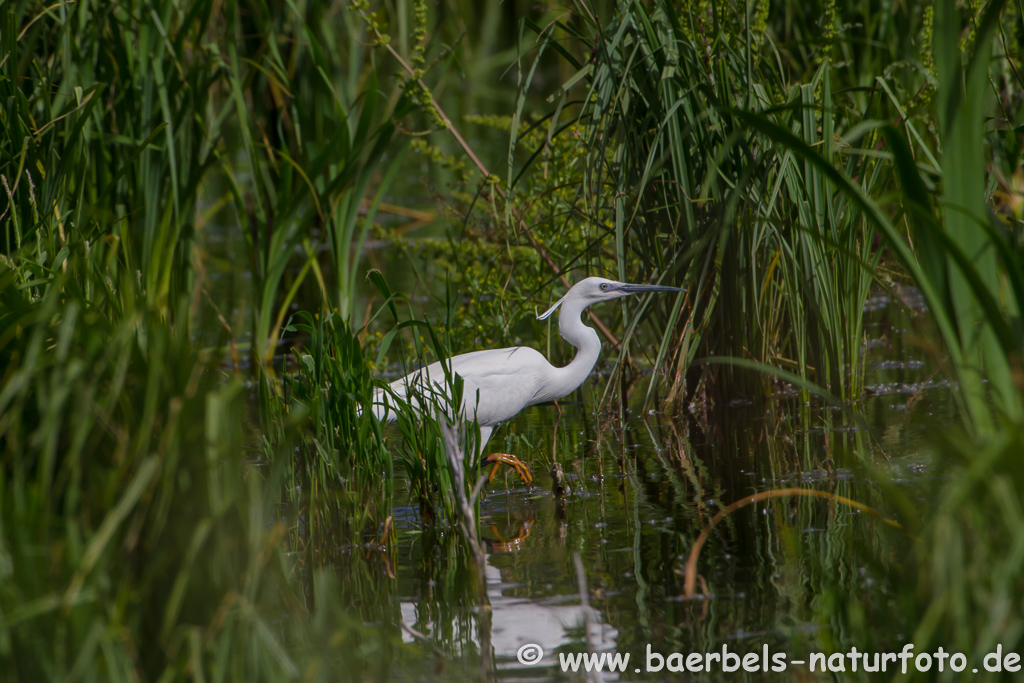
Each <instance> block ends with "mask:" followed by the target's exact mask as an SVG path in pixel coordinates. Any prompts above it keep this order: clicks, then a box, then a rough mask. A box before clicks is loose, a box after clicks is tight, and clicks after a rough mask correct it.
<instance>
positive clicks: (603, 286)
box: [601, 282, 608, 291]
mask: <svg viewBox="0 0 1024 683" xmlns="http://www.w3.org/2000/svg"><path fill="white" fill-rule="evenodd" d="M606 289H608V283H607V282H602V283H601V290H602V291H603V290H606Z"/></svg>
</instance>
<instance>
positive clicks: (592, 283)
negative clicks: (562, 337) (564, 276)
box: [537, 277, 683, 320]
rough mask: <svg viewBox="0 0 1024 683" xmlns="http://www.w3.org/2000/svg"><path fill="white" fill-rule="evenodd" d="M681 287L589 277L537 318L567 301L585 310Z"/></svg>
mask: <svg viewBox="0 0 1024 683" xmlns="http://www.w3.org/2000/svg"><path fill="white" fill-rule="evenodd" d="M682 291H683V290H682V289H680V288H679V287H666V286H664V285H631V284H627V283H625V282H616V281H615V280H606V279H605V278H603V277H588V278H586V279H585V280H580V281H579V282H577V283H576V284H575V285H573V286H572V287H571V288H570V289H569V291H568V292H566V294H565V296H563V297H562V298H561V299H559V300H558V301H556V302H555V305H554V306H552V307H551V308H549V309H548V310H546V311H545V312H543V313H541V314H540V315H538V316H537V320H544V319H545V318H547V317H549V316H550V315H551V314H552V313H554V312H555V311H556V310H558V307H559V306H561V305H562V304H563V303H565V302H566V301H576V302H580V303H581V304H583V308H586V307H587V306H590V305H591V304H596V303H599V302H601V301H611V300H612V299H619V298H621V297H624V296H629V295H630V294H643V293H645V292H682Z"/></svg>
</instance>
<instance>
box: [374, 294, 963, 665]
mask: <svg viewBox="0 0 1024 683" xmlns="http://www.w3.org/2000/svg"><path fill="white" fill-rule="evenodd" d="M906 303H907V302H906V297H905V298H904V301H902V302H900V303H899V304H897V303H894V302H892V301H891V300H890V299H889V297H888V296H887V295H883V294H878V295H876V296H874V297H873V298H872V299H871V300H870V301H869V303H868V307H867V309H868V316H869V317H868V320H867V324H866V331H865V336H866V339H865V348H866V353H867V381H866V391H865V394H864V396H863V397H862V398H861V399H859V400H857V401H855V402H853V403H852V404H849V405H846V406H840V407H837V406H829V405H822V404H820V403H815V402H805V400H804V398H802V397H801V396H800V395H799V394H798V393H796V392H794V391H792V390H788V389H787V388H786V387H780V388H779V391H778V393H777V394H776V395H774V396H770V397H768V398H760V399H749V400H747V399H739V400H734V401H732V402H731V403H730V404H729V405H723V406H716V407H714V408H713V409H711V410H708V411H704V412H700V413H696V412H690V411H685V410H684V411H683V412H682V413H681V414H678V415H667V414H662V413H659V412H655V411H650V410H647V411H645V410H643V409H642V406H641V403H642V400H643V397H644V396H645V395H646V386H645V384H644V382H643V381H641V382H639V383H638V384H637V386H636V387H635V388H634V391H633V392H632V394H631V396H632V397H636V398H635V400H634V399H632V398H631V400H630V402H629V410H628V413H627V416H626V418H625V419H624V420H622V419H620V415H619V410H620V408H619V406H618V405H613V406H600V405H599V402H598V400H597V399H598V397H600V396H601V394H602V392H603V389H604V383H605V382H606V381H607V377H606V376H602V375H600V374H597V375H595V377H594V378H592V379H591V380H590V381H589V382H588V383H587V384H586V385H585V386H584V388H583V389H582V390H581V391H580V392H578V393H577V394H576V395H574V396H573V397H570V398H569V400H566V401H561V402H560V404H559V406H558V408H556V407H555V406H552V405H547V406H536V407H533V408H530V409H528V410H526V411H525V412H524V413H523V414H521V415H520V416H519V417H518V418H517V419H516V420H515V421H514V422H512V423H509V424H507V425H505V426H503V427H502V428H501V429H500V430H498V431H497V432H495V434H494V436H493V437H492V439H491V442H490V443H489V444H488V446H489V449H490V450H491V451H507V452H512V453H516V454H517V455H519V456H521V457H522V458H523V459H524V460H525V461H526V462H527V463H528V464H529V465H530V467H531V468H532V470H533V472H534V474H535V477H536V481H535V484H534V486H527V485H525V484H524V483H523V482H521V481H520V480H519V479H518V477H516V475H515V474H514V473H513V472H512V471H511V470H508V471H505V470H503V473H502V474H499V476H498V478H497V479H496V480H495V481H494V483H493V484H491V485H490V486H488V487H487V489H486V498H485V500H484V501H483V503H482V505H481V529H482V531H483V535H484V537H485V539H486V545H487V559H486V566H485V572H484V573H485V576H486V596H487V600H486V602H487V603H489V607H483V608H482V607H481V606H480V604H479V603H478V601H476V600H475V599H474V598H473V593H472V590H471V588H470V583H471V582H470V580H469V572H468V571H467V570H466V569H465V567H464V565H465V564H466V563H465V562H462V561H460V559H459V556H458V552H457V551H456V550H453V545H454V542H453V541H454V538H455V537H456V536H457V534H456V533H455V532H454V531H453V530H445V529H443V528H441V529H438V528H434V527H433V526H432V525H424V524H422V523H421V521H420V518H419V512H418V508H417V507H416V506H415V502H414V501H413V500H412V499H411V496H410V495H409V493H408V485H407V484H408V482H407V481H404V480H402V481H399V482H398V485H397V490H396V496H395V501H396V506H397V507H396V509H395V512H394V519H395V525H396V528H397V543H398V547H397V549H396V552H395V553H394V558H395V559H394V560H393V563H392V562H389V566H388V567H387V569H386V571H387V573H388V575H389V579H390V580H391V585H390V586H389V588H388V590H387V591H386V592H387V594H388V595H387V597H386V599H387V600H389V601H390V602H391V605H390V612H391V613H392V614H394V615H395V616H396V620H395V623H392V624H390V625H389V627H391V628H401V632H402V637H403V639H405V640H406V641H408V642H415V643H418V644H419V645H421V646H423V647H427V648H433V649H434V650H436V651H437V652H440V653H443V657H446V658H448V659H450V660H452V661H464V660H470V661H487V660H489V658H488V657H486V656H484V655H481V646H480V643H481V642H484V643H485V647H484V648H483V649H484V650H485V651H486V650H489V651H491V652H493V661H492V662H491V661H487V667H489V668H492V670H493V671H496V672H497V676H498V677H499V678H501V679H504V680H551V679H559V680H560V679H565V678H566V676H567V674H564V673H562V671H561V668H560V667H559V666H558V662H559V655H560V654H563V655H565V654H577V653H581V652H588V651H590V652H618V653H630V655H631V661H630V664H629V667H628V673H622V674H610V673H607V672H605V673H604V674H603V676H602V678H603V680H632V679H651V680H662V679H666V678H667V677H671V678H673V680H679V676H680V674H668V673H666V672H665V671H662V672H660V673H648V672H646V671H645V670H644V669H645V666H646V653H647V648H648V646H650V648H651V649H652V651H654V652H659V653H662V654H664V655H667V654H669V653H672V652H680V653H684V654H686V653H692V652H704V651H709V650H717V651H721V648H722V647H723V646H725V647H727V648H728V649H729V650H730V651H731V652H738V653H739V654H740V655H743V654H744V653H750V652H762V651H763V649H764V648H765V647H767V648H768V649H769V650H770V651H772V652H786V653H787V654H788V658H789V659H790V660H793V659H806V658H807V657H806V655H807V654H808V653H810V652H814V651H820V650H827V649H830V648H834V647H837V646H838V645H843V646H844V647H845V646H848V645H849V644H848V643H845V641H844V635H843V633H842V632H841V627H840V626H839V625H838V622H837V621H834V620H833V619H832V618H831V616H830V615H832V614H833V613H834V612H835V611H836V610H840V609H847V610H848V608H847V607H844V606H843V605H846V604H848V603H849V601H851V600H852V601H854V602H863V603H865V604H868V603H871V604H873V605H874V607H875V608H876V610H878V611H881V612H882V613H885V600H886V599H887V593H886V581H887V571H888V569H887V566H886V564H885V562H884V550H880V549H884V547H885V543H886V542H888V543H893V542H895V543H900V542H905V540H904V541H901V539H900V535H899V534H900V532H898V531H894V530H892V529H889V528H888V527H886V526H884V525H883V524H881V523H880V522H879V521H878V520H877V519H876V518H873V517H871V516H870V515H867V514H864V513H862V512H858V511H857V510H854V509H851V508H849V507H847V506H845V505H842V504H838V503H833V502H830V501H828V500H823V499H811V498H795V497H778V498H773V499H771V500H765V501H763V502H758V503H755V504H752V505H749V506H747V507H744V508H742V509H740V510H737V511H736V512H734V513H732V514H731V515H729V516H728V517H727V518H726V519H725V521H723V522H722V523H721V524H719V525H718V526H717V527H716V528H715V530H714V531H713V532H712V533H711V535H710V538H709V540H708V542H707V543H706V544H705V546H704V547H703V551H702V553H701V555H700V558H699V561H698V564H697V570H698V574H699V576H698V583H697V592H698V593H699V594H700V596H699V597H695V598H694V597H691V598H687V597H686V596H685V594H684V586H683V583H684V574H685V567H686V564H687V559H688V557H689V554H690V551H691V548H692V547H693V544H694V541H695V540H696V538H697V537H698V535H699V534H700V533H701V531H702V529H704V527H705V526H706V525H707V524H708V522H709V521H710V520H711V518H712V517H713V516H714V515H715V514H716V513H718V512H719V511H720V510H721V509H722V508H723V507H724V506H726V505H728V504H730V503H733V502H734V501H737V500H740V499H742V498H744V497H746V496H750V495H751V494H754V493H757V492H761V491H768V490H772V489H782V488H794V487H799V488H809V489H815V490H819V491H826V492H830V493H833V494H837V495H840V496H845V497H848V498H852V499H854V500H856V501H859V502H861V503H864V504H866V505H868V506H870V507H872V508H874V509H876V510H878V511H879V512H881V513H882V514H883V515H886V514H888V513H889V512H890V511H889V510H888V509H887V501H886V498H885V496H884V493H883V491H882V490H881V488H880V487H879V485H877V484H876V483H875V482H876V481H877V480H878V477H876V476H874V475H875V474H876V473H879V472H881V473H884V474H885V475H887V477H886V478H887V479H889V480H890V481H895V482H897V485H898V486H901V487H903V488H904V489H906V490H907V491H908V492H910V494H911V495H917V494H916V493H915V492H916V490H917V489H918V488H921V489H922V493H920V495H924V494H923V487H924V485H925V484H926V482H927V481H928V480H929V478H930V477H932V476H933V475H932V474H931V472H930V467H929V465H928V462H929V459H928V457H927V445H928V443H929V439H931V438H933V437H934V434H935V430H936V428H937V427H940V426H942V425H944V424H946V423H947V422H948V421H949V420H950V419H951V417H952V414H953V413H952V408H953V406H952V404H951V399H950V396H949V391H948V385H947V384H946V383H945V382H944V381H943V379H942V377H941V376H938V375H936V374H935V372H934V371H933V370H929V369H928V367H927V365H926V364H925V363H924V362H923V361H922V359H921V358H920V357H918V356H917V355H915V348H914V347H913V345H912V344H911V343H910V342H909V341H908V340H910V339H912V334H911V333H910V332H909V329H910V328H911V327H912V319H911V318H912V316H913V314H914V312H913V297H910V303H911V307H910V309H909V310H908V308H907V305H906ZM645 381H646V380H645ZM392 438H397V436H396V435H393V436H392ZM556 463H557V464H558V465H560V466H561V468H562V469H563V471H564V472H565V475H566V477H565V479H566V483H567V487H566V488H567V491H566V492H565V494H564V495H563V496H556V495H555V494H554V493H553V492H552V479H551V476H550V475H549V472H550V471H551V469H552V466H553V465H555V464H556ZM399 476H401V475H399ZM880 556H882V559H881V560H880V559H879V558H880ZM391 577H393V579H391ZM386 611H387V610H386ZM399 615H400V616H399ZM488 615H489V617H488ZM903 630H904V629H903V628H902V625H901V624H899V623H896V622H894V623H891V624H886V625H884V626H883V627H882V628H880V629H879V630H878V633H877V639H876V641H875V642H874V643H870V644H869V643H861V642H858V643H854V644H856V645H857V646H858V647H861V646H865V645H874V646H875V647H876V648H881V647H883V646H887V647H888V648H889V649H897V650H898V649H899V647H898V643H899V642H901V639H902V638H904V637H905V634H904V633H902V631H903ZM528 644H531V645H536V646H539V647H540V649H541V650H542V652H543V655H542V656H540V658H539V661H536V662H534V663H530V664H524V663H522V662H521V661H520V660H519V658H518V657H517V653H518V652H519V651H520V648H523V647H524V646H526V645H528ZM530 654H531V657H530V658H531V659H536V656H535V655H534V654H533V653H530ZM485 655H486V652H485ZM636 668H640V669H641V671H640V672H637V671H635V669H636ZM799 669H800V667H798V666H794V667H793V669H792V670H790V671H788V672H787V673H785V674H765V673H763V672H758V673H748V674H743V673H742V672H741V673H736V674H732V673H729V674H727V673H721V672H720V669H718V670H717V671H718V672H717V673H712V674H710V675H709V674H707V673H705V674H703V675H702V676H701V677H702V679H708V678H710V679H711V680H716V679H718V678H722V679H723V680H724V679H729V680H737V677H744V676H745V677H746V678H747V679H749V680H761V679H763V678H764V677H766V676H767V677H771V676H772V675H775V676H781V677H782V678H786V679H790V678H793V677H794V676H797V677H799V676H800V675H804V676H807V675H809V674H807V672H806V668H803V671H799ZM438 675H441V674H440V672H439V673H438ZM442 677H443V676H442ZM570 677H576V678H584V677H585V675H584V674H583V673H582V672H581V673H580V674H577V675H574V676H570ZM592 677H593V676H592ZM811 678H814V676H813V675H811Z"/></svg>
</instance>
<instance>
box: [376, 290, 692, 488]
mask: <svg viewBox="0 0 1024 683" xmlns="http://www.w3.org/2000/svg"><path fill="white" fill-rule="evenodd" d="M679 291H682V290H681V289H679V288H678V287H664V286H661V285H632V284H626V283H623V282H615V281H614V280H606V279H604V278H600V277H588V278H586V279H585V280H581V281H580V282H578V283H576V285H574V286H573V287H572V288H570V289H569V291H568V292H567V293H566V295H565V296H563V297H562V298H561V299H559V300H558V301H557V302H556V303H555V305H554V306H552V307H551V308H549V309H548V310H547V311H545V312H544V313H542V314H541V315H539V316H537V319H538V320H544V319H546V318H547V317H549V316H550V315H551V314H552V313H554V312H555V311H556V310H557V309H558V308H559V307H561V309H562V310H561V312H560V313H559V316H558V331H559V332H560V333H561V335H562V338H563V339H565V341H567V342H569V343H570V344H572V345H573V346H575V347H576V356H575V357H574V358H573V359H572V362H570V363H569V364H568V365H566V366H565V367H561V368H559V367H556V366H554V365H552V364H551V363H549V362H548V360H547V358H545V357H544V356H543V354H541V353H540V352H538V351H536V350H534V349H531V348H529V347H526V346H514V347H511V348H507V349H488V350H485V351H473V352H471V353H463V354H460V355H458V356H453V357H452V358H451V359H450V361H446V364H447V363H448V362H450V364H451V365H450V367H451V370H452V371H453V372H454V373H455V374H457V375H458V376H459V377H461V378H462V381H463V400H462V406H461V411H462V415H463V416H465V418H466V419H470V420H472V419H475V420H476V421H477V423H478V424H479V425H480V449H481V450H483V448H484V446H485V445H486V444H487V441H488V439H489V438H490V436H491V432H493V431H494V429H495V428H497V427H498V426H499V425H501V423H503V422H505V421H506V420H509V419H511V418H513V417H515V416H516V415H518V414H519V412H520V411H522V410H523V408H526V407H528V406H532V405H536V404H538V403H544V402H545V401H552V400H554V399H558V398H562V397H563V396H568V395H569V394H571V393H572V392H573V391H575V390H576V389H578V388H579V387H580V385H582V384H583V382H584V381H586V379H587V377H588V376H589V375H590V372H591V371H592V370H593V369H594V365H595V364H596V363H597V359H598V356H600V354H601V340H600V338H599V337H598V335H597V332H596V331H595V330H594V329H593V328H591V327H587V326H586V325H584V324H583V320H582V315H583V311H584V310H586V308H587V307H588V306H591V305H593V304H596V303H600V302H602V301H611V300H612V299H619V298H621V297H624V296H629V295H631V294H641V293H644V292H679ZM390 390H391V392H392V393H393V394H394V395H395V396H398V397H400V398H402V399H403V400H409V396H410V394H413V393H415V394H418V396H419V398H417V399H413V400H414V401H415V402H418V403H419V404H420V405H419V406H418V409H420V410H423V409H425V406H423V405H422V403H423V402H424V401H428V400H429V396H430V395H431V394H434V395H436V394H441V395H444V396H447V395H448V385H447V383H446V380H445V368H444V367H443V366H442V364H441V363H440V362H438V363H433V364H431V365H428V366H427V367H425V368H421V369H419V370H416V371H415V372H412V373H410V374H408V375H406V376H405V377H402V378H401V379H398V380H395V381H394V382H392V383H391V386H390ZM423 397H428V398H423ZM373 412H374V415H376V416H377V418H378V419H380V420H387V421H389V422H390V421H393V420H395V419H396V418H397V414H396V405H395V402H394V401H393V400H392V398H391V396H390V395H389V393H388V392H387V391H383V390H380V391H378V392H377V393H376V394H375V396H374V405H373ZM495 455H496V456H497V455H505V454H495ZM496 459H498V460H501V461H502V462H509V461H508V460H507V459H505V458H496ZM517 462H518V461H517ZM509 464H516V463H513V462H509ZM517 469H519V465H517ZM522 471H523V470H522V469H520V473H522Z"/></svg>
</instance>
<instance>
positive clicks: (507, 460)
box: [484, 453, 533, 484]
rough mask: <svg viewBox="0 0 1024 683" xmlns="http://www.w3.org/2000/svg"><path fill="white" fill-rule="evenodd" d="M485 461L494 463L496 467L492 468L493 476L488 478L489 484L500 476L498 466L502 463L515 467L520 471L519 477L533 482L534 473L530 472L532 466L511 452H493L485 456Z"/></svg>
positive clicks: (528, 482)
mask: <svg viewBox="0 0 1024 683" xmlns="http://www.w3.org/2000/svg"><path fill="white" fill-rule="evenodd" d="M484 462H485V463H494V469H492V470H491V476H490V477H488V479H487V483H488V484H490V483H492V482H493V481H494V478H495V477H496V476H498V468H499V467H501V466H502V465H508V466H509V467H512V468H514V469H515V471H516V472H518V473H519V478H520V479H522V480H523V481H525V482H526V483H527V484H532V483H533V475H532V474H530V468H529V467H527V466H526V463H524V462H523V461H522V460H520V459H519V458H517V457H516V456H514V455H512V454H511V453H491V454H490V455H488V456H487V457H486V458H484Z"/></svg>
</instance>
